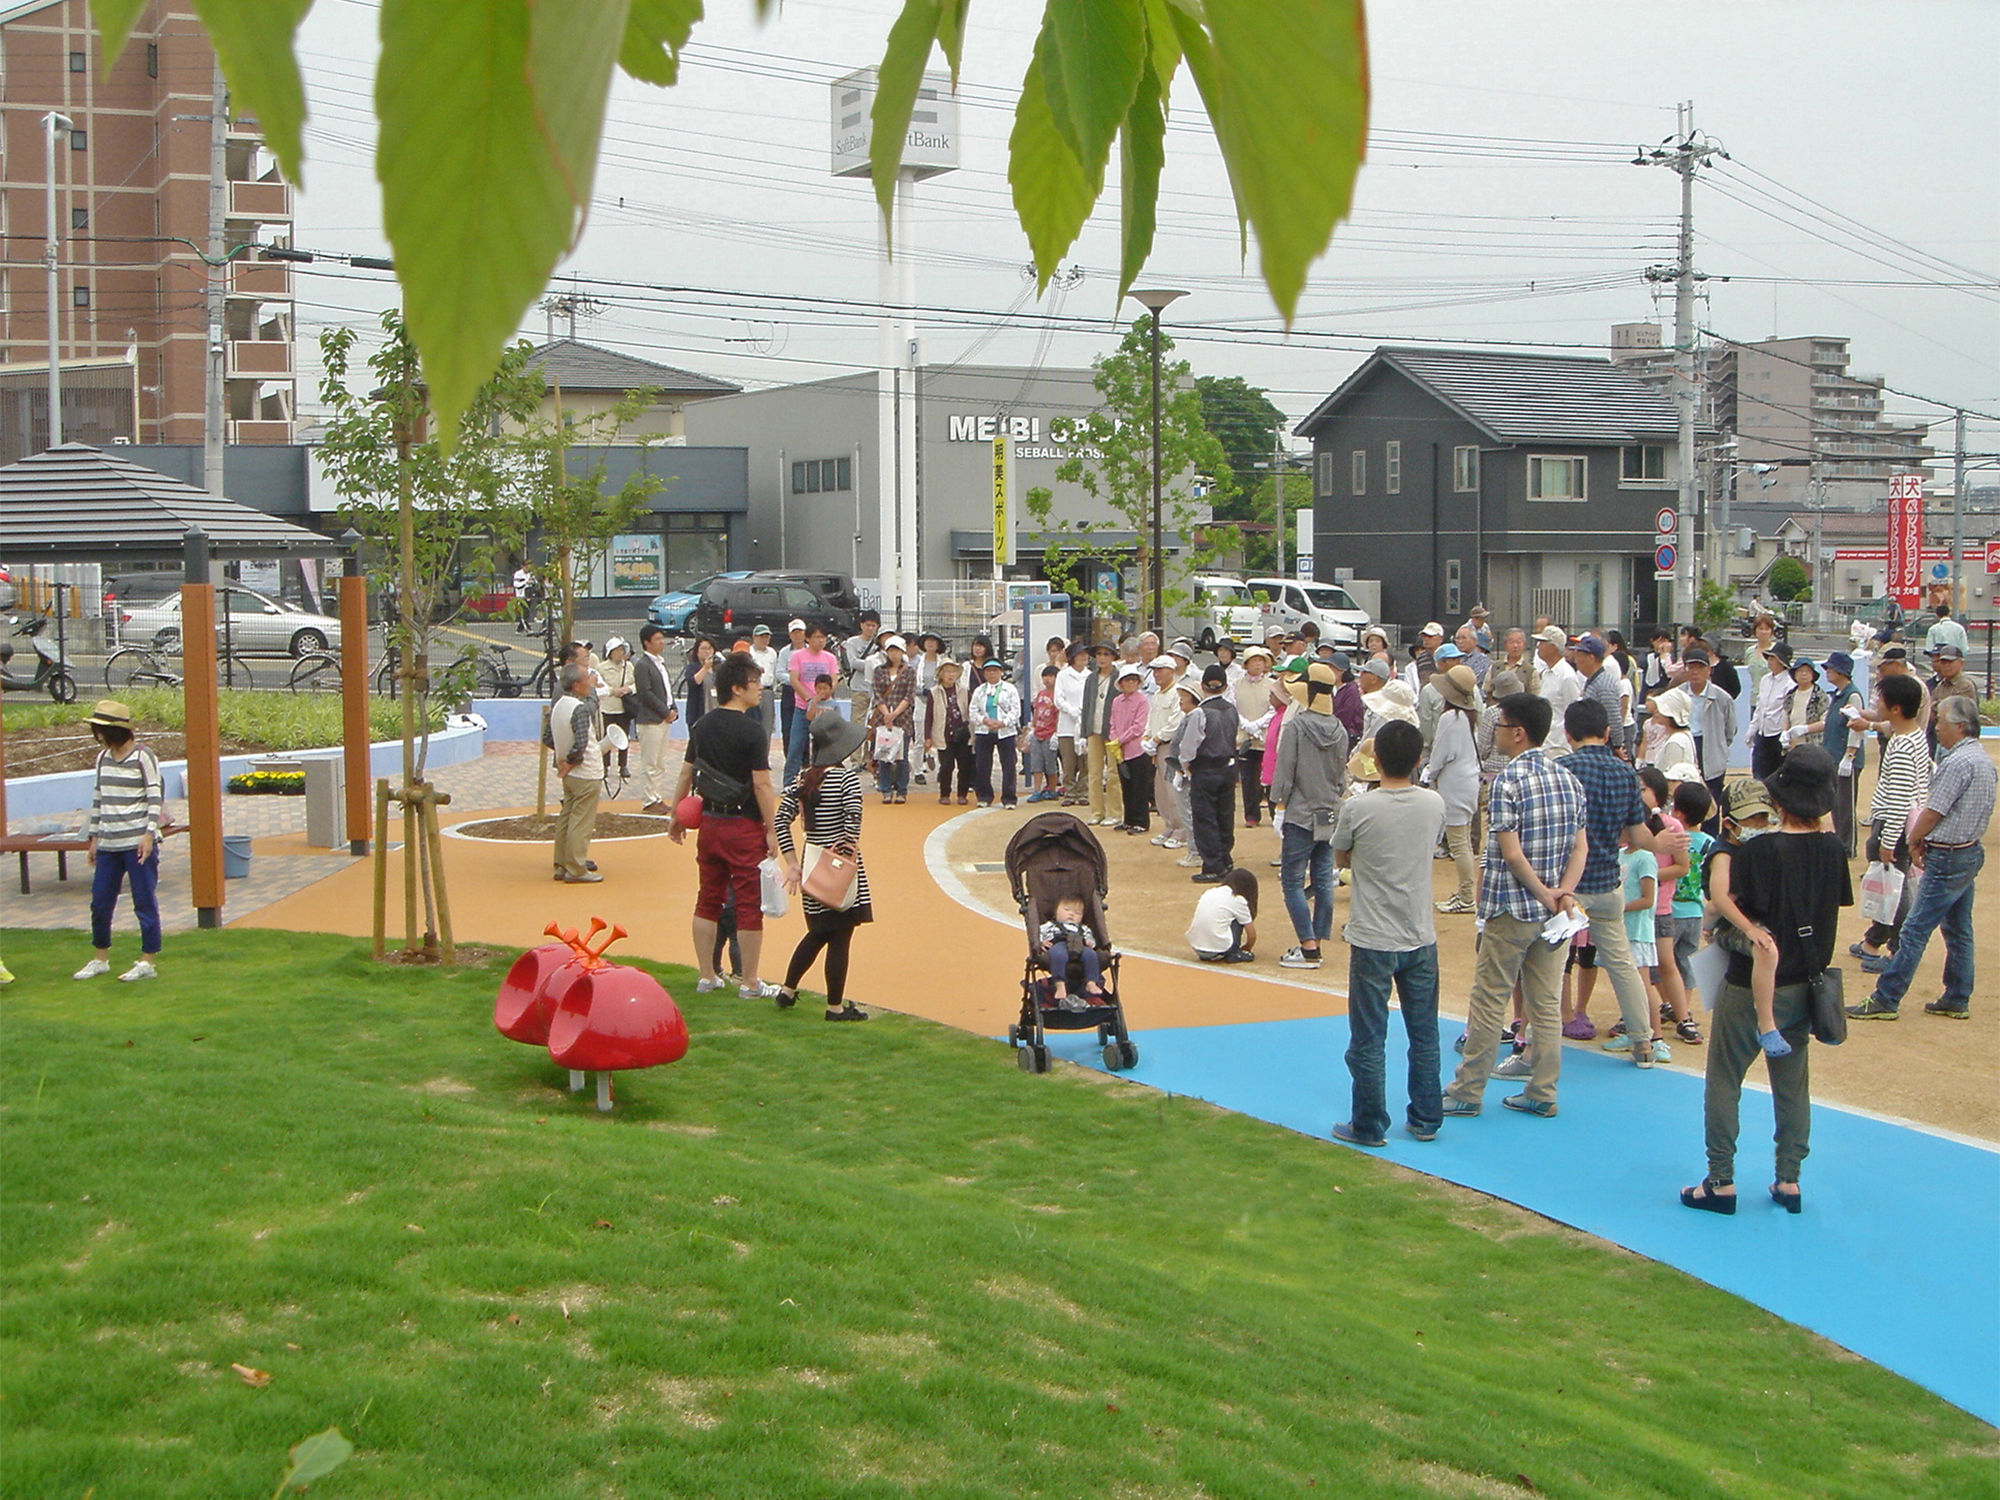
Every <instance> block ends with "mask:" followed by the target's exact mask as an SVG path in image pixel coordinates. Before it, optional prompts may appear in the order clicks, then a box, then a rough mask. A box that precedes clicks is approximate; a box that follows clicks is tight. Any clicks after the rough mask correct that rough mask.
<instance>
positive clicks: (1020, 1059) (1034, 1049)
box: [1014, 1042, 1049, 1073]
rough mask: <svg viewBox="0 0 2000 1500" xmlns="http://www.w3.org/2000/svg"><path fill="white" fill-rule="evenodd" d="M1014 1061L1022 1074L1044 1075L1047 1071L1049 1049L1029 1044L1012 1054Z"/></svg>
mask: <svg viewBox="0 0 2000 1500" xmlns="http://www.w3.org/2000/svg"><path fill="white" fill-rule="evenodd" d="M1014 1061H1015V1062H1016V1063H1017V1064H1018V1065H1019V1066H1020V1069H1021V1071H1022V1072H1023V1073H1046V1072H1048V1070H1049V1049H1048V1048H1047V1047H1041V1046H1037V1045H1036V1044H1035V1043H1033V1042H1030V1043H1028V1044H1027V1045H1026V1046H1024V1047H1022V1048H1021V1050H1020V1051H1018V1052H1016V1053H1015V1054H1014Z"/></svg>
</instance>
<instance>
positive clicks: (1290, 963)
mask: <svg viewBox="0 0 2000 1500" xmlns="http://www.w3.org/2000/svg"><path fill="white" fill-rule="evenodd" d="M1319 966H1320V956H1319V954H1317V953H1308V952H1306V950H1305V949H1303V948H1300V947H1298V946H1296V945H1294V946H1293V947H1290V948H1287V949H1286V950H1285V956H1284V957H1283V958H1281V959H1279V960H1278V967H1279V968H1281V969H1317V968H1318V967H1319Z"/></svg>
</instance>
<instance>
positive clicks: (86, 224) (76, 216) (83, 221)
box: [69, 208, 90, 229]
mask: <svg viewBox="0 0 2000 1500" xmlns="http://www.w3.org/2000/svg"><path fill="white" fill-rule="evenodd" d="M69 227H70V228H71V229H88V228H90V210H89V209H87V208H72V209H71V210H70V211H69Z"/></svg>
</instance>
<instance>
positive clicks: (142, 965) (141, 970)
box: [118, 958, 160, 984]
mask: <svg viewBox="0 0 2000 1500" xmlns="http://www.w3.org/2000/svg"><path fill="white" fill-rule="evenodd" d="M159 977H160V971H159V970H158V969H156V968H154V967H153V964H152V960H150V959H145V958H142V959H140V960H139V961H138V962H137V963H135V964H134V965H132V967H131V968H129V969H127V970H126V971H125V972H124V973H123V974H120V975H119V976H118V978H119V979H120V980H121V981H122V982H124V983H126V984H130V983H132V981H133V980H135V979H158V978H159Z"/></svg>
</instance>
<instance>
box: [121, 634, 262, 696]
mask: <svg viewBox="0 0 2000 1500" xmlns="http://www.w3.org/2000/svg"><path fill="white" fill-rule="evenodd" d="M180 654H181V653H180V642H179V640H178V639H176V640H174V641H172V642H171V643H168V644H157V645H150V646H121V647H119V648H118V649H117V650H116V651H114V652H112V653H111V655H110V656H108V657H107V658H105V662H104V686H105V687H106V689H108V690H109V691H111V692H114V693H115V692H119V691H121V690H130V689H135V688H137V689H144V688H165V689H167V690H168V691H170V692H176V693H177V692H180V691H181V690H182V688H183V687H184V686H185V685H186V683H187V674H186V673H185V672H184V671H180V670H176V668H175V667H174V665H173V662H174V659H175V658H176V657H178V656H179V655H180ZM215 674H216V682H217V684H218V685H219V686H222V687H227V688H241V689H246V690H247V689H254V688H255V687H256V686H257V680H256V678H255V677H253V676H252V675H251V672H250V663H249V662H247V661H245V660H244V659H243V658H242V657H240V656H233V655H232V656H227V657H224V656H218V657H217V658H216V663H215Z"/></svg>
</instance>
